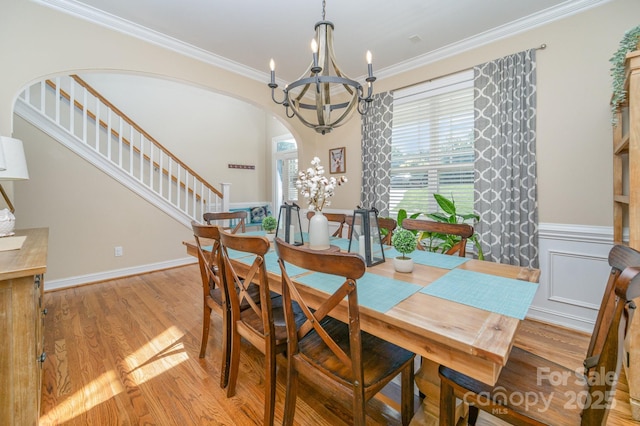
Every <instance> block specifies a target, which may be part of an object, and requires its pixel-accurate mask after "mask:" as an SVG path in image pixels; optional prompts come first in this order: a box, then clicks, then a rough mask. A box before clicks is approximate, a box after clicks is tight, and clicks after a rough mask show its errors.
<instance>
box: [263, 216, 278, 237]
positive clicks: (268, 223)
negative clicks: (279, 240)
mask: <svg viewBox="0 0 640 426" xmlns="http://www.w3.org/2000/svg"><path fill="white" fill-rule="evenodd" d="M277 226H278V221H277V220H276V218H275V217H273V216H267V217H265V218H264V219H262V228H263V229H264V230H265V231H267V232H268V233H269V234H273V231H275V230H276V227H277Z"/></svg>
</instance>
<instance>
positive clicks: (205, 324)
mask: <svg viewBox="0 0 640 426" xmlns="http://www.w3.org/2000/svg"><path fill="white" fill-rule="evenodd" d="M210 324H211V308H210V307H209V305H207V302H206V301H205V302H204V312H203V316H202V343H201V344H200V358H204V354H205V353H206V352H207V342H209V325H210Z"/></svg>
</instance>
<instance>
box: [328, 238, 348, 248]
mask: <svg viewBox="0 0 640 426" xmlns="http://www.w3.org/2000/svg"><path fill="white" fill-rule="evenodd" d="M329 244H331V245H332V246H338V247H340V250H344V251H347V250H349V240H348V239H346V238H340V237H330V238H329Z"/></svg>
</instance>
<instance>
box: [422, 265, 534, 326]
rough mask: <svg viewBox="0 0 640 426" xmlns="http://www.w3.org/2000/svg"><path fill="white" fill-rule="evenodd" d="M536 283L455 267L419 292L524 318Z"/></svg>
mask: <svg viewBox="0 0 640 426" xmlns="http://www.w3.org/2000/svg"><path fill="white" fill-rule="evenodd" d="M537 289H538V284H536V283H532V282H529V281H522V280H516V279H511V278H503V277H496V276H494V275H489V274H482V273H479V272H473V271H466V270H463V269H454V270H452V271H449V272H447V273H446V274H445V275H443V276H442V277H440V278H438V279H437V280H435V281H434V282H432V283H431V284H429V285H428V286H426V287H424V289H422V290H421V291H420V292H421V293H425V294H429V295H431V296H436V297H440V298H442V299H447V300H451V301H454V302H458V303H462V304H464V305H468V306H473V307H476V308H480V309H484V310H485V311H490V312H495V313H498V314H502V315H507V316H510V317H514V318H518V319H524V317H525V315H526V314H527V311H528V310H529V306H530V305H531V301H532V300H533V296H535V294H536V290H537Z"/></svg>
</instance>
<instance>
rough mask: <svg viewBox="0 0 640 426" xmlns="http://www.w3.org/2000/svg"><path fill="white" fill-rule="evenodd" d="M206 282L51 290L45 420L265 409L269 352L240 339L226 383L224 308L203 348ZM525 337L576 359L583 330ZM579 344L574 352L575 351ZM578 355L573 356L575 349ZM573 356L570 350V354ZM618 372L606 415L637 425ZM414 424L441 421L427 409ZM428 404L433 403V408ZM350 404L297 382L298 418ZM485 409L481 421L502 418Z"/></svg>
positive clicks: (318, 417)
mask: <svg viewBox="0 0 640 426" xmlns="http://www.w3.org/2000/svg"><path fill="white" fill-rule="evenodd" d="M201 292H202V290H201V286H200V275H199V271H198V269H197V266H196V265H191V266H185V267H180V268H175V269H169V270H164V271H158V272H153V273H149V274H143V275H137V276H133V277H129V278H124V279H117V280H111V281H106V282H102V283H98V284H92V285H87V286H82V287H75V288H70V289H64V290H60V291H55V292H47V293H45V306H46V308H47V309H48V312H49V313H48V315H47V316H46V319H45V349H46V351H47V359H46V361H45V363H44V367H43V387H42V407H41V418H40V424H41V425H58V424H65V425H89V424H94V425H137V424H157V425H177V424H179V425H205V424H224V425H253V424H260V423H261V419H262V410H263V403H262V400H263V395H264V388H263V386H264V383H263V377H264V373H263V368H264V367H263V356H262V355H261V354H260V353H259V352H258V351H257V350H255V349H254V348H253V347H252V346H251V345H249V344H246V345H244V346H243V348H242V355H241V364H240V373H239V378H238V386H237V393H236V396H234V397H232V398H226V396H225V392H224V390H222V389H220V387H219V385H218V382H219V377H220V338H221V333H220V318H219V317H218V316H217V315H215V314H214V315H212V323H211V331H210V338H209V346H208V348H207V355H206V357H205V358H204V359H200V358H198V353H199V349H200V334H201V327H202V324H201V321H202V319H201V316H202V301H201V297H202V293H201ZM521 331H522V333H521V337H520V342H519V344H521V345H527V344H528V343H527V342H531V341H533V340H536V338H537V339H540V336H537V334H540V333H543V334H544V340H546V341H549V342H553V343H552V344H550V345H549V346H548V347H539V348H538V349H540V350H544V351H548V352H549V353H553V354H557V353H559V351H558V349H559V348H560V347H561V348H562V353H568V354H569V355H568V356H566V355H563V356H566V358H568V360H569V361H571V362H574V361H577V362H580V359H581V354H583V353H584V352H585V350H584V348H585V347H586V342H587V341H588V338H587V337H586V336H580V335H576V334H575V333H568V332H567V331H566V330H562V329H558V328H556V327H548V328H545V327H540V326H539V325H535V326H531V324H530V323H528V322H526V321H525V323H523V326H522V328H521ZM572 354H574V355H572ZM574 357H575V359H574ZM565 361H567V359H565ZM284 373H285V369H284V368H279V371H278V383H277V390H276V412H275V423H276V424H280V423H281V422H282V413H283V408H284V382H285V374H284ZM627 398H628V391H627V388H626V383H624V382H622V383H621V384H620V386H619V387H618V390H617V391H616V405H615V408H614V409H613V410H612V414H611V415H610V416H609V422H608V423H607V424H608V425H611V426H623V425H634V424H636V423H635V422H633V421H631V420H630V415H629V404H628V402H626V401H627ZM417 411H418V413H417V415H416V418H415V419H414V422H412V425H421V424H429V425H431V424H437V423H436V421H437V418H435V417H433V416H430V415H429V414H428V413H427V412H422V407H420V408H419V409H417ZM427 411H429V410H427ZM349 413H350V408H349V407H348V406H345V403H344V402H341V401H334V400H330V399H327V397H326V396H325V395H323V394H322V393H321V391H319V390H317V389H316V388H315V387H314V386H313V385H311V384H307V383H304V382H302V383H301V384H300V387H299V391H298V401H297V408H296V424H299V425H332V426H333V425H348V424H351V416H350V414H349ZM367 414H368V419H367V421H368V423H369V424H372V425H396V424H400V415H399V413H398V412H397V411H396V410H394V409H392V408H390V407H389V406H388V405H386V404H384V403H382V402H381V401H380V400H378V399H374V400H372V401H371V402H370V403H369V406H368V408H367ZM501 424H503V423H499V422H498V421H496V420H495V419H493V418H490V417H488V416H481V418H480V419H479V421H478V425H481V426H488V425H501Z"/></svg>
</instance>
